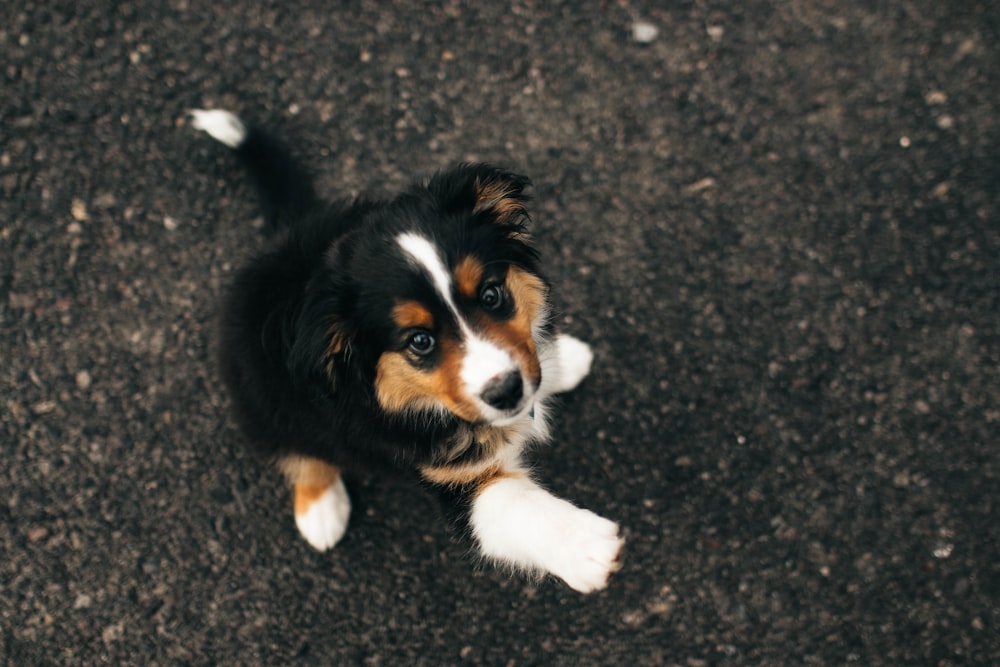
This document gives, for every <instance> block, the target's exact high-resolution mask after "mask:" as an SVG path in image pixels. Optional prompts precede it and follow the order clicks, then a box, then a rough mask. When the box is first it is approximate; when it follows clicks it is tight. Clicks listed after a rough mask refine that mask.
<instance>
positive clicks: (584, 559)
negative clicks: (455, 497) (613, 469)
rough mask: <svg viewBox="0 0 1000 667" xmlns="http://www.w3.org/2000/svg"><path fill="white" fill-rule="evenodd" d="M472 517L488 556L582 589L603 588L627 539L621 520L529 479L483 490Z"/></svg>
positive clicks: (500, 482)
mask: <svg viewBox="0 0 1000 667" xmlns="http://www.w3.org/2000/svg"><path fill="white" fill-rule="evenodd" d="M469 518H470V520H471V527H472V532H473V534H474V535H475V536H476V538H477V539H478V541H479V546H480V549H481V550H482V552H483V555H485V556H487V557H488V558H492V559H494V560H497V561H500V562H502V563H507V564H510V565H513V566H515V567H518V568H521V569H524V570H527V571H539V570H541V571H544V572H548V573H550V574H553V575H555V576H557V577H559V578H560V579H562V580H563V581H565V582H566V583H567V584H568V585H569V586H570V588H573V589H574V590H577V591H580V592H581V593H590V592H592V591H596V590H600V589H602V588H604V587H605V586H606V585H607V583H608V577H610V576H611V574H612V573H614V572H615V571H617V570H618V568H619V564H618V554H619V552H620V551H621V548H622V543H623V540H622V538H621V537H619V535H618V525H617V524H615V523H614V522H613V521H609V520H607V519H604V518H602V517H599V516H597V515H596V514H594V513H593V512H591V511H589V510H585V509H580V508H579V507H576V506H575V505H573V504H572V503H569V502H567V501H565V500H563V499H562V498H556V497H555V496H553V495H552V494H550V493H549V492H547V491H545V490H544V489H542V488H540V487H539V486H537V485H536V484H535V483H534V482H532V481H531V480H530V479H528V478H526V477H522V476H511V477H506V478H504V479H500V480H497V481H495V482H493V483H491V484H489V485H488V486H487V487H486V488H484V489H482V490H481V491H480V493H479V494H478V495H477V496H476V498H475V501H474V503H473V505H472V511H471V514H470V517H469Z"/></svg>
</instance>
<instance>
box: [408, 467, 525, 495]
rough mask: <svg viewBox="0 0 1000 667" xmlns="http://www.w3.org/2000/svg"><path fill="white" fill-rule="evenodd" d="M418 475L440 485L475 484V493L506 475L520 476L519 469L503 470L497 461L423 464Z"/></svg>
mask: <svg viewBox="0 0 1000 667" xmlns="http://www.w3.org/2000/svg"><path fill="white" fill-rule="evenodd" d="M420 475H421V476H422V477H423V478H424V479H426V480H427V481H428V482H430V483H432V484H438V485H440V486H475V487H476V493H479V492H481V491H482V490H483V489H485V488H486V487H487V486H489V485H490V484H493V483H494V482H496V481H498V480H501V479H504V478H506V477H520V476H522V475H523V473H521V472H519V471H511V470H505V469H504V468H503V467H502V466H501V465H500V464H499V463H496V462H489V463H479V464H467V465H456V466H433V467H432V466H425V467H423V468H421V469H420Z"/></svg>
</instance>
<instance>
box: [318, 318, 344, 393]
mask: <svg viewBox="0 0 1000 667" xmlns="http://www.w3.org/2000/svg"><path fill="white" fill-rule="evenodd" d="M327 335H328V336H329V342H328V343H327V346H326V352H324V353H323V361H324V362H325V363H326V375H327V377H329V378H330V379H331V380H332V379H333V367H334V361H335V358H336V356H337V355H338V354H340V353H341V352H343V351H344V348H345V347H347V337H346V336H344V334H343V332H341V331H340V329H339V327H338V326H337V323H336V322H331V323H330V326H329V328H328V329H327Z"/></svg>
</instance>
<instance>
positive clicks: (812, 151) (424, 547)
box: [0, 0, 1000, 667]
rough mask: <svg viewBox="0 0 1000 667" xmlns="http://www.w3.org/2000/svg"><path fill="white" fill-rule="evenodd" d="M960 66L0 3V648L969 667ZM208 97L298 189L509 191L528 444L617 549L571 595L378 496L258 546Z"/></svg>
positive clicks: (609, 25) (980, 317) (983, 565)
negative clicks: (524, 284)
mask: <svg viewBox="0 0 1000 667" xmlns="http://www.w3.org/2000/svg"><path fill="white" fill-rule="evenodd" d="M637 21H638V22H641V21H644V22H648V24H649V25H651V26H653V27H655V28H656V30H657V32H656V34H655V35H651V34H649V31H648V30H647V31H645V33H644V31H643V30H639V31H638V33H637V32H636V31H635V30H634V27H635V24H636V22H637ZM637 35H638V37H639V39H637ZM998 40H1000V9H998V6H997V5H996V4H995V3H989V2H956V3H946V2H932V1H929V0H928V1H912V2H883V3H870V2H863V1H860V0H849V1H846V2H833V1H832V0H827V1H821V2H815V3H810V2H788V3H781V2H778V3H769V2H761V1H757V0H751V1H750V2H733V3H729V2H706V1H700V0H695V1H685V2H677V3H653V2H649V3H644V2H638V1H625V0H622V1H620V2H602V3H583V2H579V3H565V4H558V3H548V2H529V1H522V2H516V3H513V4H510V5H508V4H507V3H485V2H484V3H468V4H466V3H457V2H449V3H433V4H431V3H427V4H424V3H408V2H400V1H397V2H386V3H375V2H349V3H330V2H318V1H313V2H296V3H285V2H272V3H269V4H266V5H265V4H264V3H257V2H244V1H242V0H234V1H232V2H226V3H198V2H193V1H191V0H175V1H173V2H148V1H147V2H130V3H102V2H95V1H94V0H83V1H81V2H56V1H51V2H45V3H32V2H5V3H2V5H0V65H2V70H0V76H2V89H0V187H2V200H0V324H2V336H0V359H2V363H0V391H2V395H0V444H2V447H3V465H2V466H0V550H2V554H0V662H2V663H3V664H6V665H16V666H21V665H50V664H51V665H61V664H65V665H94V664H115V665H300V664H301V665H339V664H344V665H464V664H482V665H513V666H519V665H684V666H690V667H698V666H700V665H847V664H859V665H942V666H945V665H987V664H997V663H998V662H1000V640H998V637H1000V630H998V627H1000V602H998V599H1000V565H998V562H1000V559H998V555H1000V554H998V552H1000V548H998V538H1000V516H998V507H997V502H998V501H997V496H998V491H1000V478H998V474H1000V471H998V455H997V437H998V432H1000V402H998V394H1000V373H998V360H1000V316H998V313H1000V301H998V295H1000V280H998V276H1000V271H998V269H1000V224H998V216H1000V196H998V189H1000V127H998V108H1000V56H998V49H997V44H998ZM209 106H221V107H225V108H228V109H232V110H236V111H238V112H240V113H241V114H243V115H245V116H246V117H247V118H250V119H252V120H254V121H257V122H261V123H264V124H266V125H268V126H269V127H272V128H274V129H275V130H276V131H277V132H279V133H280V134H282V135H283V136H285V137H287V138H288V139H289V141H290V142H291V143H292V144H293V145H294V146H295V147H296V149H297V152H298V154H299V155H301V156H302V157H303V158H304V159H305V160H306V161H307V162H308V164H309V165H310V166H311V167H313V168H314V169H315V170H316V172H317V173H318V174H319V184H320V186H321V188H322V189H323V190H324V191H328V192H330V193H331V194H332V195H333V194H336V195H356V194H360V193H373V194H386V193H392V192H394V191H396V190H397V189H399V188H400V187H402V186H403V185H404V184H406V183H408V182H409V181H410V180H411V179H412V178H415V177H417V178H419V177H423V176H426V175H428V174H430V173H432V172H433V171H435V170H437V169H439V168H442V167H446V166H448V165H450V164H452V163H454V162H456V161H460V160H486V161H490V162H495V163H499V164H502V165H505V166H508V167H511V168H513V169H515V170H517V171H520V172H523V173H525V174H528V175H530V176H531V177H532V178H533V180H534V182H535V197H536V199H535V204H534V209H533V213H534V215H533V218H534V230H535V233H536V236H537V239H538V243H539V245H540V247H541V249H542V250H543V252H544V254H545V256H546V257H547V263H546V269H547V272H548V276H549V278H550V279H551V280H552V282H553V283H554V285H555V288H556V292H555V299H556V303H557V306H558V309H559V313H560V314H559V321H560V322H561V323H562V326H563V328H564V329H565V330H567V331H568V332H569V333H572V334H574V335H577V336H579V337H581V338H584V339H586V340H588V341H590V342H591V343H592V344H593V346H594V348H595V351H596V354H597V358H596V362H595V368H594V371H593V374H592V376H591V377H590V378H589V379H588V380H586V381H585V383H584V384H583V385H582V386H581V387H580V389H579V390H578V391H576V392H575V393H574V394H572V395H569V396H567V397H566V398H565V399H564V400H563V401H562V408H561V410H560V414H559V417H558V418H557V422H556V425H555V429H554V430H555V433H556V435H555V438H554V441H553V442H552V444H551V445H549V446H546V447H542V448H540V449H538V450H537V451H536V452H535V453H534V455H533V457H532V458H533V460H534V463H535V466H536V468H537V470H538V471H539V476H540V477H541V478H542V479H544V480H546V483H547V485H548V487H549V488H550V489H552V490H553V491H554V492H556V493H557V494H558V495H561V496H564V497H567V498H569V499H571V500H573V501H574V502H577V503H579V504H582V505H584V506H586V507H589V508H592V509H594V510H595V511H597V512H598V513H600V514H603V515H606V516H609V517H611V518H614V519H616V520H618V521H620V522H621V524H622V526H623V529H624V531H625V533H626V535H627V540H628V541H627V547H626V552H625V554H624V568H623V569H622V570H621V571H620V572H619V573H618V574H617V575H616V576H615V577H614V578H613V580H612V582H611V585H610V587H609V588H608V589H607V590H606V591H604V592H601V593H598V594H595V595H591V596H581V595H578V594H576V593H574V592H572V591H571V590H569V589H568V588H567V587H565V586H564V585H562V584H561V583H559V582H557V581H554V580H544V581H541V582H531V581H526V580H524V579H520V578H516V577H515V578H511V577H509V576H507V575H506V574H504V573H502V572H498V571H496V570H494V569H492V568H489V567H482V566H479V565H477V564H476V563H475V562H474V559H472V558H470V556H469V554H468V548H467V545H464V544H462V543H460V542H456V541H455V540H453V539H452V537H451V536H450V535H449V533H448V531H447V529H446V528H445V525H444V523H443V522H442V521H441V520H440V517H439V515H438V509H437V507H436V505H435V503H434V501H433V500H432V499H431V498H429V497H427V496H425V495H423V494H422V493H421V492H420V491H418V490H415V489H412V488H410V487H407V486H405V485H402V484H400V483H398V482H396V481H394V480H391V479H375V478H372V479H368V478H352V479H350V480H349V489H350V491H351V494H352V497H353V499H354V504H355V512H354V515H353V518H352V520H351V525H350V528H349V530H348V534H347V536H346V537H345V539H344V541H343V542H342V543H341V544H340V545H338V546H337V548H336V549H335V550H333V551H332V552H330V553H325V554H318V553H315V552H313V551H311V549H310V548H309V547H308V546H307V545H306V543H305V542H304V541H303V540H301V539H300V538H299V537H298V535H297V533H296V530H295V527H294V524H293V521H292V517H291V512H290V500H289V497H288V495H289V494H288V491H287V490H286V489H285V488H284V487H283V485H282V483H281V481H280V480H279V479H278V477H277V476H276V475H274V474H272V473H270V472H269V471H267V470H266V469H265V468H264V467H263V466H262V465H261V464H260V462H259V461H257V460H255V459H254V458H252V457H251V456H250V455H249V454H248V453H247V451H246V450H245V448H244V443H243V442H242V440H241V437H240V436H239V434H238V433H237V432H236V430H235V428H234V425H233V422H232V420H231V419H230V418H229V417H228V414H227V406H228V399H227V397H226V396H225V394H224V392H223V389H222V387H221V386H220V382H219V379H218V374H217V369H216V368H215V366H214V361H213V354H212V347H213V343H214V324H215V318H216V314H217V307H218V303H219V296H220V290H221V288H222V286H223V285H224V284H225V283H226V281H227V280H228V279H229V277H230V276H231V275H232V273H233V271H234V267H236V266H237V265H238V264H239V263H240V261H241V259H242V258H244V257H246V256H247V255H248V254H249V253H250V252H252V251H253V249H254V248H255V247H257V246H258V244H259V243H260V238H259V231H258V230H257V229H256V228H255V221H257V220H258V216H259V213H258V212H257V210H256V208H255V206H254V202H253V199H252V197H251V196H250V194H251V193H250V190H249V188H248V184H247V182H246V181H245V180H244V179H243V178H242V176H241V175H240V173H239V172H238V171H237V170H236V169H235V167H234V163H233V160H232V156H230V155H227V154H226V152H225V150H223V149H221V147H220V146H218V145H217V144H214V143H213V142H211V141H209V140H208V139H206V138H205V137H203V136H198V135H197V134H196V133H194V132H193V131H191V130H190V128H189V127H187V126H186V125H185V120H184V114H185V110H187V109H189V108H192V107H209Z"/></svg>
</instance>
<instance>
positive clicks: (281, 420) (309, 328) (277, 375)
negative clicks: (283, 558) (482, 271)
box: [219, 129, 538, 475]
mask: <svg viewBox="0 0 1000 667" xmlns="http://www.w3.org/2000/svg"><path fill="white" fill-rule="evenodd" d="M236 154H237V156H238V157H239V158H240V159H241V161H242V162H243V164H244V165H245V166H246V167H247V168H248V170H249V172H250V174H251V176H252V177H253V181H254V183H255V184H256V185H257V187H258V189H259V191H260V199H261V202H262V205H263V206H264V209H265V213H266V215H267V219H268V221H269V224H270V225H271V226H272V227H273V229H274V231H275V232H276V233H275V234H274V235H273V237H272V238H271V239H270V241H269V244H268V247H267V248H266V249H264V250H263V251H261V252H260V253H258V254H257V255H256V256H255V257H254V258H253V259H251V260H250V261H249V262H248V263H247V265H246V266H245V267H244V268H242V269H241V270H240V271H239V273H238V274H237V276H236V278H235V280H234V283H233V286H232V288H231V289H230V290H229V293H228V296H227V299H226V302H225V306H224V310H223V317H222V329H221V341H220V348H219V352H220V362H221V369H222V374H223V378H224V380H225V382H226V384H227V385H228V387H229V389H230V392H231V395H232V399H233V405H234V409H235V414H236V417H237V419H238V422H239V424H240V426H241V428H242V430H243V432H244V433H245V435H246V437H247V438H248V439H249V441H250V442H251V443H252V444H253V445H254V447H255V448H256V449H257V451H259V452H260V453H261V454H263V455H264V456H266V457H269V458H272V459H280V458H281V457H284V456H287V455H290V454H299V455H306V456H311V457H315V458H318V459H321V460H324V461H327V462H329V463H331V464H333V465H336V466H338V467H340V468H343V469H348V470H350V469H356V468H358V467H359V466H361V467H365V468H369V469H370V468H376V469H392V470H395V471H397V472H400V473H403V474H405V475H413V474H414V472H415V467H416V466H419V465H422V464H430V463H441V462H444V457H446V456H447V455H448V454H447V453H448V452H449V451H453V450H454V442H455V438H458V437H463V435H462V434H460V433H459V431H461V430H462V429H463V427H467V426H468V425H467V424H462V423H461V422H460V421H459V420H458V419H456V418H455V417H444V416H442V415H440V414H433V415H432V414H407V415H390V414H386V413H385V412H384V411H383V410H382V409H381V407H380V405H379V404H378V402H377V401H376V398H375V395H374V393H373V381H374V377H375V364H376V362H377V361H378V357H379V355H380V354H381V353H382V352H383V351H384V350H387V349H391V348H393V347H398V346H400V345H401V342H400V341H397V340H394V339H393V335H394V332H393V327H392V326H391V323H390V322H389V321H387V314H388V313H389V312H390V310H391V308H392V305H393V304H394V303H395V302H396V301H397V300H399V299H400V298H406V297H410V298H416V299H419V300H421V301H424V302H428V303H430V302H432V301H433V299H431V298H427V297H428V295H427V294H425V292H426V291H427V290H428V289H430V287H429V285H428V284H427V282H426V281H425V280H418V279H415V276H414V271H413V268H412V267H411V266H410V265H409V264H408V263H407V261H406V259H405V258H404V257H402V256H401V254H400V253H399V251H398V248H396V246H395V244H394V242H393V239H394V237H395V236H396V235H398V234H399V233H401V232H403V231H409V230H419V232H420V233H421V234H423V235H425V236H426V237H427V238H429V239H433V240H434V242H435V244H436V245H437V246H438V247H439V248H442V249H444V250H445V251H447V252H453V253H459V252H461V253H472V254H475V255H476V256H478V257H481V258H482V259H483V260H484V263H486V264H487V265H488V266H489V265H493V264H495V265H496V266H501V267H502V266H506V265H508V264H513V265H517V266H520V267H522V268H525V269H527V270H528V271H530V272H531V273H535V274H537V273H538V261H537V255H536V253H535V251H534V249H533V248H532V247H531V246H530V245H529V244H528V242H527V241H526V240H525V235H524V227H523V225H524V223H525V221H526V216H516V217H515V218H513V219H509V220H507V219H503V220H500V219H497V217H496V216H495V215H494V214H493V213H492V212H490V211H488V210H486V211H478V212H477V211H475V210H474V209H475V205H476V193H475V185H476V183H477V182H479V183H483V182H488V183H495V182H502V183H503V184H505V186H506V187H507V188H508V191H509V192H510V196H513V197H516V198H518V199H519V200H520V201H526V195H525V193H524V190H525V188H526V187H527V186H528V184H529V182H528V179H526V178H524V177H522V176H517V175H515V174H512V173H509V172H507V171H504V170H501V169H497V168H495V167H491V166H487V165H482V164H475V165H469V164H466V165H460V166H458V167H456V168H454V169H452V170H450V171H447V172H443V173H440V174H438V175H436V176H434V177H433V178H432V179H431V180H430V181H429V182H428V183H427V184H426V185H416V186H414V187H412V188H410V189H409V190H407V191H406V192H404V193H403V194H401V195H399V196H398V197H396V198H395V199H393V200H391V201H378V202H373V201H358V202H354V203H346V204H345V203H341V204H327V203H323V202H321V201H319V200H318V199H317V198H316V197H315V196H314V195H313V186H312V184H311V183H310V181H309V179H308V178H307V177H306V176H305V174H304V173H303V172H302V170H301V169H300V168H299V167H298V166H296V165H295V164H294V163H293V162H292V161H291V160H290V159H289V157H288V154H287V152H286V151H285V149H283V148H282V147H280V146H279V145H278V144H277V143H276V142H275V141H274V140H273V139H271V138H269V137H267V136H266V135H264V134H262V133H261V132H260V131H258V130H253V129H251V130H250V131H249V132H248V135H247V138H246V141H245V143H244V144H243V145H241V146H239V147H238V149H237V151H236ZM331 332H335V334H336V335H337V336H339V337H340V338H341V339H342V340H343V346H342V349H341V350H340V351H339V352H338V353H337V354H335V355H332V357H331V355H329V354H328V348H329V347H330V344H331V337H332V333H331ZM475 450H476V447H475V444H473V445H472V446H470V447H468V448H467V449H466V450H465V451H464V455H465V456H467V457H468V456H474V453H475Z"/></svg>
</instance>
